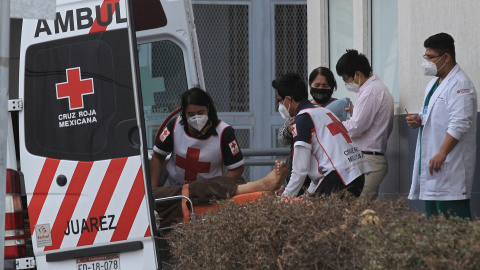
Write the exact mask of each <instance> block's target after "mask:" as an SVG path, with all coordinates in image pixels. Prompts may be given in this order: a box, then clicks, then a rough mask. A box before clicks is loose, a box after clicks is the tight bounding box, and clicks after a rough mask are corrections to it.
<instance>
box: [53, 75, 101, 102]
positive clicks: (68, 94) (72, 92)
mask: <svg viewBox="0 0 480 270" xmlns="http://www.w3.org/2000/svg"><path fill="white" fill-rule="evenodd" d="M66 73H67V81H66V82H63V83H57V84H56V88H57V99H61V98H68V104H69V107H70V110H76V109H83V96H84V95H90V94H93V93H94V91H93V79H92V78H90V79H85V80H82V79H81V75H80V67H75V68H70V69H67V70H66Z"/></svg>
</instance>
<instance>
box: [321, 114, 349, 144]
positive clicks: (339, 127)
mask: <svg viewBox="0 0 480 270" xmlns="http://www.w3.org/2000/svg"><path fill="white" fill-rule="evenodd" d="M327 115H328V117H330V118H331V119H332V121H333V123H330V124H328V125H327V128H328V129H329V130H330V133H332V135H333V136H335V135H337V134H339V133H340V134H342V136H343V138H345V140H346V141H347V142H348V143H351V142H352V139H350V136H348V131H347V129H346V128H345V126H344V125H343V124H342V123H341V122H340V121H338V119H337V118H336V117H335V116H333V115H332V113H327Z"/></svg>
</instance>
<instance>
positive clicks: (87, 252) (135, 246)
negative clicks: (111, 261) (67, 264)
mask: <svg viewBox="0 0 480 270" xmlns="http://www.w3.org/2000/svg"><path fill="white" fill-rule="evenodd" d="M141 249H143V243H142V242H140V241H135V242H130V243H122V244H114V245H109V246H99V247H91V248H84V249H77V250H71V251H63V252H56V253H50V254H47V256H46V260H47V262H59V261H66V260H72V259H77V258H83V257H92V256H98V255H105V254H113V253H123V252H129V251H137V250H141Z"/></svg>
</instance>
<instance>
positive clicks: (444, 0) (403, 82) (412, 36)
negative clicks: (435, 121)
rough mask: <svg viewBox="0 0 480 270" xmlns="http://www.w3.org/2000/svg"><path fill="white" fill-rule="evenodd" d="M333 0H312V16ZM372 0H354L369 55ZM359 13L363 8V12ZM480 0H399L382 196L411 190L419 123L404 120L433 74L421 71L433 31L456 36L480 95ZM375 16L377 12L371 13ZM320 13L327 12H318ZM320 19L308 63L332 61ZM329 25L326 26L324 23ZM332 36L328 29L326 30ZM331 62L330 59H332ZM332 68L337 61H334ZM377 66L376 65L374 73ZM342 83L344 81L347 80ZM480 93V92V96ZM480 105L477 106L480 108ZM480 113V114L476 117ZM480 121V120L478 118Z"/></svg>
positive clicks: (361, 45) (358, 43)
mask: <svg viewBox="0 0 480 270" xmlns="http://www.w3.org/2000/svg"><path fill="white" fill-rule="evenodd" d="M325 4H328V1H324V0H312V1H309V2H308V5H309V7H308V9H309V12H310V13H309V18H311V17H313V15H312V13H314V12H312V9H313V11H318V10H322V9H323V8H325ZM370 4H371V3H370V2H369V1H367V0H353V13H354V14H353V15H354V16H353V17H354V31H353V40H354V42H353V44H354V48H355V49H358V50H359V51H361V52H364V53H365V54H366V55H367V56H368V57H370V55H371V49H372V48H371V47H369V40H371V39H372V37H371V33H372V31H370V30H369V29H368V27H371V25H370V24H369V22H370V21H371V20H370V19H369V17H368V16H369V15H370V14H368V12H369V10H371V9H369V5H370ZM359 13H360V14H359ZM478 14H480V1H477V0H468V1H467V0H462V1H451V0H398V14H397V16H398V24H397V31H398V58H397V59H398V90H397V91H398V93H393V94H394V96H395V94H397V95H398V98H397V99H396V100H395V101H396V102H395V122H394V129H393V132H392V135H391V136H390V138H389V141H388V150H387V153H386V156H387V159H388V164H389V171H388V174H387V176H386V178H385V179H384V181H383V183H382V184H381V186H380V194H379V197H383V198H395V197H397V196H398V195H401V196H408V193H409V190H410V185H411V175H412V168H413V163H414V157H415V145H416V139H417V135H418V129H417V130H412V129H410V128H408V126H407V125H406V123H405V117H406V113H405V109H407V110H408V111H409V112H410V113H411V114H413V113H418V112H419V109H420V107H421V105H422V104H421V102H422V100H423V96H424V89H425V86H426V84H427V83H428V82H429V81H430V80H431V79H432V77H427V76H424V75H423V73H422V71H421V68H420V67H421V63H422V61H423V58H422V56H423V54H424V53H425V48H424V47H423V42H424V41H425V39H426V38H428V37H429V36H431V35H433V34H436V33H440V32H446V33H448V34H450V35H451V36H452V37H453V38H454V39H455V46H456V59H457V63H458V64H459V65H460V67H461V68H462V69H463V70H464V71H465V72H466V73H467V74H468V76H469V77H470V78H471V79H472V81H473V83H474V85H475V87H476V90H477V95H478V93H479V91H480V72H479V71H478V70H479V67H480V35H479V34H478V31H479V28H478V25H480V17H479V16H478ZM371 16H372V17H374V16H376V14H371ZM319 18H320V19H321V18H322V16H319ZM320 19H315V20H313V19H312V20H310V21H309V24H308V27H309V32H308V41H309V47H308V48H309V51H308V59H309V69H310V67H313V66H314V65H316V63H319V62H320V63H328V61H329V60H328V59H326V58H327V57H328V55H329V54H328V51H329V50H328V48H326V46H327V44H328V43H327V42H323V43H322V42H319V38H321V36H320V37H319V35H318V31H317V33H313V32H312V31H313V30H312V29H318V27H320V25H321V24H320V23H325V21H321V20H320ZM321 29H324V31H326V32H327V30H325V29H326V28H325V26H324V25H323V27H321ZM324 37H328V34H326V35H324ZM311 43H314V44H319V45H320V46H323V48H322V49H320V50H318V49H316V50H314V49H312V45H311ZM331 63H332V62H330V64H331ZM330 68H333V70H334V69H335V67H334V66H333V67H332V66H331V65H330ZM377 72H378V71H376V70H375V69H374V73H375V74H377ZM342 84H343V83H342ZM479 97H480V96H479ZM477 111H478V109H477ZM478 121H480V117H477V122H478ZM477 127H480V123H477ZM479 132H480V130H479V129H478V128H477V162H476V175H475V180H474V184H473V189H472V197H471V208H472V213H473V215H474V216H476V217H480V158H478V154H479V153H480V149H479V145H480V143H478V142H479V140H478V139H480V138H479V135H478V134H479ZM409 203H410V204H411V206H412V208H414V209H417V210H418V211H424V202H423V201H409Z"/></svg>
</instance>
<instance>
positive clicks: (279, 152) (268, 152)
mask: <svg viewBox="0 0 480 270" xmlns="http://www.w3.org/2000/svg"><path fill="white" fill-rule="evenodd" d="M242 154H243V156H244V157H261V156H271V157H273V158H265V159H258V158H253V159H250V158H245V166H272V165H274V164H275V160H276V159H278V157H283V158H282V159H285V158H286V157H288V155H290V149H289V148H269V149H250V148H248V149H242ZM275 157H277V158H275Z"/></svg>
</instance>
